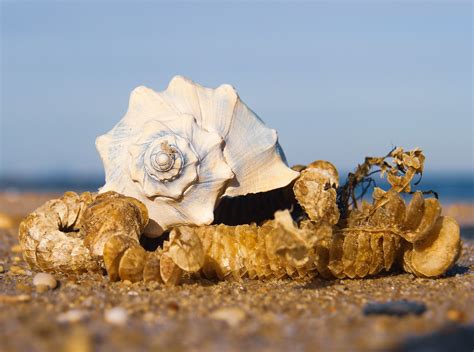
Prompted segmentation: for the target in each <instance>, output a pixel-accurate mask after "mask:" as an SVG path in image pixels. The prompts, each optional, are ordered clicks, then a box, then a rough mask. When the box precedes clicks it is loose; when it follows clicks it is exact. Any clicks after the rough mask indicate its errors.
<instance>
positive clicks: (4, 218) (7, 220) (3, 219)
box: [0, 213, 15, 229]
mask: <svg viewBox="0 0 474 352" xmlns="http://www.w3.org/2000/svg"><path fill="white" fill-rule="evenodd" d="M14 226H15V222H14V221H13V219H12V218H11V217H10V216H8V215H7V214H3V213H0V229H11V228H13V227H14Z"/></svg>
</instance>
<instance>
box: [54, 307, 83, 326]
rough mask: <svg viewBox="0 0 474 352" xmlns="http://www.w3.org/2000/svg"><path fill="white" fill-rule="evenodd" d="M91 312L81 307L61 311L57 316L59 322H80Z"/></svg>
mask: <svg viewBox="0 0 474 352" xmlns="http://www.w3.org/2000/svg"><path fill="white" fill-rule="evenodd" d="M88 315H89V313H88V312H87V311H85V310H81V309H71V310H68V311H67V312H64V313H61V314H59V315H58V316H57V318H56V321H57V322H58V323H78V322H80V321H83V320H85V319H86V318H87V317H88Z"/></svg>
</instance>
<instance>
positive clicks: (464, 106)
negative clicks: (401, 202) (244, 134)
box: [0, 1, 474, 188]
mask: <svg viewBox="0 0 474 352" xmlns="http://www.w3.org/2000/svg"><path fill="white" fill-rule="evenodd" d="M1 18H2V27H1V39H2V40H1V42H2V43H1V49H2V50H1V116H0V188H5V187H2V184H3V186H5V185H6V184H7V183H8V182H10V184H11V182H13V181H15V180H17V181H18V182H19V181H21V180H29V181H28V182H30V183H31V182H32V183H34V181H35V180H36V181H37V183H39V184H41V182H43V181H42V180H48V178H51V176H54V175H55V176H59V179H61V178H62V179H64V180H65V181H67V180H74V179H75V177H76V176H80V177H76V179H87V178H91V179H95V180H96V181H94V182H96V183H97V180H99V179H100V178H101V177H102V178H103V176H102V175H103V172H102V164H101V161H100V158H99V156H98V153H97V152H96V150H95V145H94V142H95V138H96V137H97V136H99V135H101V134H103V133H105V132H107V131H109V130H110V129H111V128H112V127H113V126H114V125H115V124H116V123H117V122H118V121H119V120H120V119H121V118H122V116H123V115H124V114H125V112H126V110H127V105H128V98H129V94H130V92H131V91H132V90H133V89H134V88H135V87H136V86H139V85H146V86H148V87H150V88H153V89H155V90H158V91H161V90H163V89H165V88H166V86H167V84H168V82H169V81H170V79H171V78H172V77H173V76H174V75H177V74H180V75H183V76H186V77H189V78H191V79H193V80H194V81H196V82H197V83H200V84H202V85H204V86H208V87H217V86H218V85H220V84H223V83H229V84H231V85H233V86H234V87H236V89H237V91H238V92H239V95H240V96H241V98H242V100H243V101H244V102H246V103H247V105H248V106H249V107H250V108H251V109H252V110H254V111H255V112H256V113H257V114H258V115H259V116H260V117H261V118H262V119H263V120H264V121H265V122H266V124H267V125H268V126H269V127H272V128H275V129H276V130H277V131H278V133H279V139H280V143H281V145H282V147H283V149H284V151H285V154H286V156H287V159H288V161H289V164H290V165H294V164H306V163H309V162H311V161H313V160H316V159H326V160H329V161H331V162H333V163H334V164H335V165H336V166H337V167H338V168H339V169H340V170H351V169H352V168H354V167H355V166H356V165H357V164H358V163H360V162H362V161H363V158H364V157H365V156H368V155H371V156H372V155H384V154H386V153H387V152H388V151H389V150H390V149H391V148H392V147H393V146H403V147H404V148H405V149H410V148H413V147H416V146H419V147H421V148H422V149H423V150H424V151H425V154H426V156H427V160H426V176H429V175H430V174H433V175H434V176H436V175H457V174H462V175H467V176H466V177H468V178H469V177H474V155H473V153H474V151H473V135H474V129H473V106H472V97H473V96H472V77H473V76H472V3H471V2H470V1H454V2H444V1H429V2H426V1H414V2H405V1H399V2H380V3H375V2H362V1H353V2H344V3H342V2H334V3H330V2H314V3H302V2H296V3H286V2H278V3H269V2H258V3H255V4H252V3H229V2H223V3H208V2H201V3H195V2H193V3H190V2H188V3H183V2H178V3H170V2H159V3H158V2H156V3H152V2H137V3H131V2H118V3H111V2H100V1H99V2H96V3H90V2H52V1H38V2H22V1H21V2H13V1H3V2H2V3H1ZM463 177H464V176H463ZM56 178H57V177H56ZM28 182H27V183H28ZM53 183H54V182H53Z"/></svg>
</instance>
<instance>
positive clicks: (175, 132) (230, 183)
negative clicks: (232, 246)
mask: <svg viewBox="0 0 474 352" xmlns="http://www.w3.org/2000/svg"><path fill="white" fill-rule="evenodd" d="M96 146H97V149H98V151H99V153H100V156H101V158H102V161H103V163H104V168H105V177H106V183H105V185H104V187H103V188H102V189H101V190H100V192H106V191H115V192H118V193H121V194H124V195H126V196H130V197H135V198H137V199H139V200H140V201H142V202H143V203H144V204H145V205H146V207H147V208H148V210H149V213H150V222H149V224H148V227H147V229H146V230H145V234H146V235H148V236H151V237H156V236H159V235H160V234H161V233H163V232H164V231H165V230H168V229H170V228H171V227H173V226H177V225H186V224H190V225H206V224H210V223H212V221H213V219H214V213H213V212H214V209H215V207H216V205H217V204H218V202H219V199H220V198H221V197H222V196H229V197H234V196H240V195H246V194H250V193H260V192H267V191H270V190H274V189H277V188H281V187H284V186H286V185H288V184H289V183H290V182H292V181H293V180H294V179H295V178H296V177H297V176H298V172H296V171H294V170H291V169H290V168H288V166H287V165H286V161H285V157H284V154H283V151H282V149H281V147H280V145H279V144H278V137H277V132H276V131H275V130H273V129H270V128H268V127H266V126H265V125H264V123H263V121H262V120H261V119H260V118H259V117H258V116H257V115H256V114H255V113H254V112H253V111H252V110H250V109H249V108H248V107H247V106H246V105H245V104H244V103H243V102H242V101H241V100H240V98H239V96H238V95H237V92H236V91H235V90H234V88H233V87H231V86H230V85H227V84H224V85H221V86H220V87H218V88H216V89H210V88H205V87H202V86H200V85H198V84H196V83H194V82H192V81H190V80H188V79H186V78H183V77H180V76H176V77H174V78H173V79H172V80H171V82H170V84H169V86H168V88H167V89H166V90H165V91H163V92H155V91H153V90H151V89H149V88H146V87H138V88H136V89H135V90H134V91H133V92H132V94H131V97H130V104H129V108H128V111H127V113H126V114H125V116H124V117H123V118H122V120H121V121H120V122H119V123H118V124H117V125H116V126H115V127H114V128H113V129H112V130H111V131H110V132H108V133H107V134H105V135H102V136H100V137H98V138H97V141H96Z"/></svg>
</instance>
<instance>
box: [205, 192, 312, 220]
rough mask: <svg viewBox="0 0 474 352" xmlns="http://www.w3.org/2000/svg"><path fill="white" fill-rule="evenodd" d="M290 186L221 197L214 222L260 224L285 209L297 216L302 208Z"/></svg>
mask: <svg viewBox="0 0 474 352" xmlns="http://www.w3.org/2000/svg"><path fill="white" fill-rule="evenodd" d="M292 187H293V183H291V184H289V185H288V186H285V187H282V188H277V189H275V190H272V191H269V192H262V193H253V194H247V195H244V196H238V197H223V198H222V199H221V201H220V203H219V205H218V206H217V207H216V209H215V210H214V224H225V225H231V226H235V225H243V224H251V223H256V224H261V223H263V222H264V221H266V220H271V219H273V218H274V214H275V212H276V211H277V210H285V209H288V210H291V213H292V215H293V216H295V217H296V218H298V217H299V216H300V215H302V214H303V210H302V208H301V207H300V205H299V204H298V202H297V201H296V199H295V196H294V194H293V191H292ZM296 218H295V220H296Z"/></svg>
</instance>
